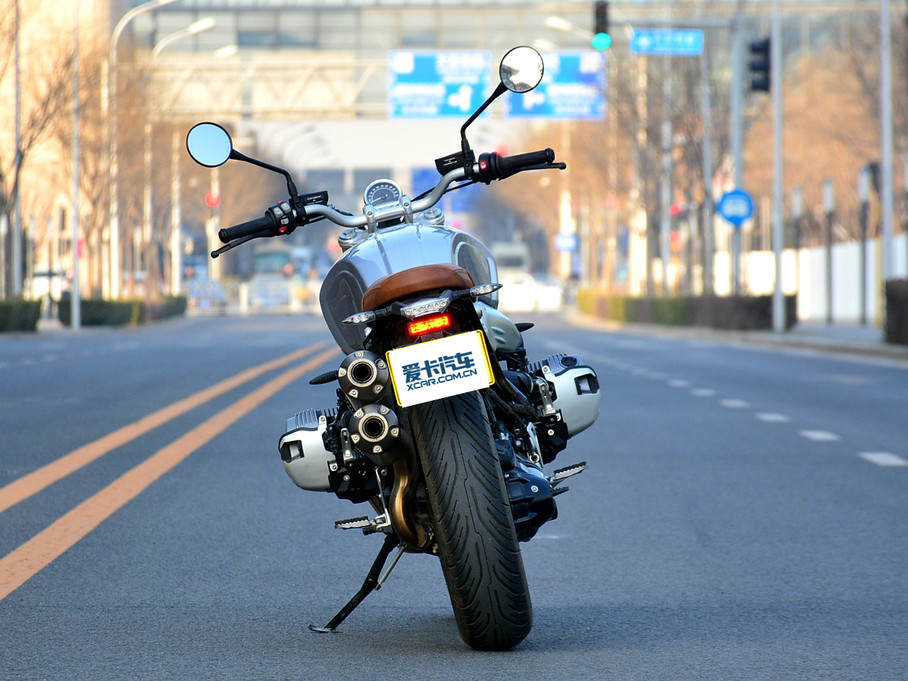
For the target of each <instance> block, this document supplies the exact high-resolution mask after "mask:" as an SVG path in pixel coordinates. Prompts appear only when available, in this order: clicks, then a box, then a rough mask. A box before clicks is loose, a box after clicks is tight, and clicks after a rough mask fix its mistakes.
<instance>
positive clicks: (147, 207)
mask: <svg viewBox="0 0 908 681" xmlns="http://www.w3.org/2000/svg"><path fill="white" fill-rule="evenodd" d="M214 26H215V20H214V19H213V18H212V17H206V18H204V19H199V20H197V21H194V22H192V23H191V24H190V25H189V26H187V27H186V28H183V29H180V30H179V31H174V32H173V33H170V34H169V35H166V36H164V37H163V38H161V40H159V41H158V43H157V44H156V45H155V46H154V47H153V48H152V50H151V57H150V61H151V62H152V63H153V62H154V59H155V57H157V56H158V55H159V54H161V51H162V50H163V49H164V48H165V47H167V46H168V45H170V44H171V43H173V42H176V41H177V40H180V39H182V38H187V37H189V36H193V35H196V34H198V33H202V32H204V31H210V30H211V29H212V28H214ZM151 133H152V122H151V118H150V117H146V119H145V153H144V163H145V176H144V180H145V192H144V197H143V201H142V206H143V208H142V212H143V225H142V238H143V240H144V242H145V249H144V250H145V253H146V256H145V258H146V263H145V269H146V272H147V273H148V275H150V274H151V269H150V266H151V257H152V252H153V249H152V248H151V245H152V243H153V239H152V232H153V224H152V223H153V219H152V187H151V175H152V173H151V156H152V152H151ZM171 157H172V158H171V166H172V170H173V173H174V178H175V179H174V180H172V182H171V190H172V193H173V196H172V197H171V201H172V202H173V204H174V205H173V206H172V208H171V210H172V211H174V212H178V211H179V209H178V207H177V205H176V204H177V202H178V201H179V200H180V197H179V179H178V177H179V157H178V156H177V152H172V154H171ZM179 221H180V218H179V217H176V218H174V219H172V220H171V229H172V230H173V233H172V235H171V244H170V247H171V261H170V262H171V270H172V271H171V278H170V282H171V293H172V294H174V295H176V294H177V293H179V283H180V276H179V274H180V273H179V270H180V269H181V267H180V263H181V260H182V259H181V258H180V253H179V242H180V234H179V232H180V225H179ZM146 281H150V278H148V279H146Z"/></svg>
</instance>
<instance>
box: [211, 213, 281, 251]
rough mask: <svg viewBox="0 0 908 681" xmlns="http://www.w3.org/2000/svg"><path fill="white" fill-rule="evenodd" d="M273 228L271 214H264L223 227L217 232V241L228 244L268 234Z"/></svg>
mask: <svg viewBox="0 0 908 681" xmlns="http://www.w3.org/2000/svg"><path fill="white" fill-rule="evenodd" d="M273 227H274V218H273V217H272V215H271V213H270V212H268V213H265V214H264V215H263V216H262V217H260V218H256V219H255V220H249V221H248V222H242V223H240V224H238V225H234V226H233V227H225V228H224V229H221V230H219V231H218V239H220V240H221V243H222V244H226V243H230V242H231V241H233V240H234V239H241V238H243V237H244V236H252V235H253V234H258V233H259V232H270V231H271V229H272V228H273Z"/></svg>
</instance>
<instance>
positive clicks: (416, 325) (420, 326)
mask: <svg viewBox="0 0 908 681" xmlns="http://www.w3.org/2000/svg"><path fill="white" fill-rule="evenodd" d="M449 326H451V317H450V316H448V315H446V314H442V315H438V316H436V317H426V318H425V319H418V320H417V321H415V322H410V325H409V326H408V327H407V330H408V331H409V332H410V335H411V336H421V335H422V334H424V333H429V332H431V331H438V330H440V329H447V328H448V327H449Z"/></svg>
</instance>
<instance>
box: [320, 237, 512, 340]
mask: <svg viewBox="0 0 908 681" xmlns="http://www.w3.org/2000/svg"><path fill="white" fill-rule="evenodd" d="M364 235H365V232H361V231H359V230H358V233H357V234H354V235H353V237H352V241H353V243H354V245H353V246H351V247H350V248H349V250H347V252H346V253H344V255H343V256H342V257H341V258H340V259H339V260H338V261H337V262H336V263H334V266H333V267H332V268H331V269H330V270H329V272H328V274H327V276H326V277H325V281H324V282H323V283H322V288H321V293H320V294H319V302H320V303H321V307H322V313H323V314H324V316H325V322H326V323H327V324H328V329H329V331H331V335H332V336H334V340H335V341H337V344H338V345H339V346H340V347H341V349H342V350H343V351H344V352H346V353H351V352H353V351H354V350H361V349H362V347H363V334H362V331H363V329H362V327H360V326H356V325H345V324H342V323H341V322H342V321H343V320H344V319H346V318H347V317H349V316H350V315H352V314H356V313H357V312H361V311H362V307H361V306H362V298H363V293H365V292H366V289H367V288H369V287H370V286H371V285H372V284H374V283H375V282H376V281H377V280H378V279H380V278H381V277H384V276H387V275H389V274H393V273H395V272H400V271H402V270H406V269H409V268H411V267H416V266H418V265H434V264H439V263H453V264H455V265H460V266H461V267H463V268H464V269H466V270H467V271H469V272H470V274H472V275H473V279H474V280H475V282H476V283H477V284H491V283H495V282H497V280H498V270H497V268H496V266H495V260H494V258H493V257H492V254H491V252H490V251H489V249H488V248H486V247H485V245H484V244H483V243H482V242H481V241H479V239H477V238H476V237H474V236H472V235H470V234H467V233H466V232H463V231H461V230H457V229H452V228H450V227H448V226H447V225H434V224H428V223H420V222H416V223H406V224H400V225H394V226H392V227H385V228H382V229H379V230H378V231H376V232H375V233H374V234H368V235H366V236H364ZM342 238H350V237H348V236H347V235H342ZM480 300H482V301H483V302H484V303H486V304H487V305H490V306H491V307H493V308H495V307H497V306H498V294H497V292H496V293H492V294H489V295H488V296H483V297H482V298H481V299H480Z"/></svg>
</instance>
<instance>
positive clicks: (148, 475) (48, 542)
mask: <svg viewBox="0 0 908 681" xmlns="http://www.w3.org/2000/svg"><path fill="white" fill-rule="evenodd" d="M325 345H327V343H324V342H323V343H316V344H314V345H310V346H309V347H307V348H303V349H302V350H298V351H296V352H292V353H290V354H288V355H284V356H283V357H278V358H277V359H275V360H272V361H270V362H266V363H264V364H260V365H259V366H256V367H252V368H251V369H247V370H246V371H243V372H241V373H239V374H237V375H236V376H233V377H231V378H228V379H226V380H223V381H221V382H220V383H217V384H215V385H213V386H211V387H210V388H207V389H206V390H202V391H200V392H197V393H195V394H194V395H190V396H189V397H186V398H184V399H182V400H179V401H178V402H174V403H173V404H171V405H169V406H167V407H164V408H163V409H160V410H158V411H156V412H154V413H152V414H149V415H148V416H145V417H143V418H141V419H139V420H138V421H136V422H135V423H131V424H129V425H127V426H124V427H122V428H120V429H118V430H115V431H114V432H112V433H110V434H108V435H105V436H104V437H102V438H99V439H98V440H95V441H94V442H91V443H89V444H87V445H85V446H83V447H79V448H78V449H76V450H74V451H72V452H70V453H69V454H67V455H65V456H63V457H61V458H59V459H57V460H56V461H53V462H51V463H49V464H47V465H46V466H43V467H41V468H39V469H38V470H36V471H34V472H32V473H29V474H28V475H26V476H23V477H22V478H19V479H18V480H16V481H14V482H12V483H10V484H9V485H7V486H6V487H3V488H0V513H2V512H3V511H5V510H7V509H9V508H10V507H11V506H15V505H16V504H18V503H19V502H21V501H24V500H25V499H28V498H29V497H31V496H33V495H35V494H37V493H38V492H40V491H41V490H43V489H45V488H46V487H48V486H50V485H52V484H53V483H55V482H57V481H58V480H61V479H62V478H64V477H66V476H67V475H69V474H71V473H73V472H75V471H77V470H79V469H80V468H82V467H83V466H86V465H88V464H89V463H91V462H92V461H95V460H97V459H99V458H101V457H102V456H104V455H105V454H107V453H109V452H111V451H112V450H114V449H116V448H117V447H121V446H122V445H124V444H126V443H128V442H130V441H132V440H134V439H136V438H138V437H140V436H141V435H144V434H145V433H147V432H149V431H150V430H152V429H154V428H157V427H158V426H161V425H163V424H165V423H167V422H169V421H171V420H173V419H175V418H177V417H178V416H181V415H182V414H185V413H186V412H188V411H190V410H191V409H194V408H195V407H198V406H199V405H202V404H205V403H206V402H209V401H211V400H212V399H214V398H215V397H218V396H219V395H222V394H224V393H226V392H228V391H230V390H233V389H234V388H237V387H239V386H241V385H243V384H245V383H248V382H249V381H252V380H254V379H255V378H257V377H259V376H261V375H262V374H265V373H267V372H269V371H273V370H274V369H278V368H280V367H283V366H286V365H287V364H290V363H292V362H294V361H296V360H298V359H302V358H303V357H305V356H306V355H309V354H311V353H313V352H319V350H322V349H323V348H324V347H325ZM338 353H339V351H338V350H337V349H334V348H332V349H329V350H324V351H322V352H319V354H317V355H316V356H314V357H312V358H310V359H309V360H307V361H306V362H304V363H302V364H300V365H298V366H296V367H293V368H292V369H289V370H288V371H285V372H283V373H282V374H280V375H279V376H277V377H275V378H273V379H271V380H270V381H268V382H267V383H265V384H264V385H262V386H261V387H259V388H257V389H256V390H253V391H252V392H250V393H248V394H247V395H246V396H244V397H242V398H241V399H239V400H237V401H236V402H234V403H233V405H231V406H230V407H228V408H226V409H224V410H222V411H220V412H218V413H217V414H216V415H214V416H212V417H211V418H209V419H208V420H207V421H205V422H204V423H202V424H201V425H199V426H197V427H195V428H193V429H192V430H190V431H189V432H188V433H186V434H185V435H183V436H182V437H180V438H179V439H177V440H175V441H174V442H172V443H171V444H169V445H168V446H166V447H164V448H163V449H161V450H159V451H158V452H156V453H155V454H153V455H152V456H151V457H149V458H148V459H146V460H145V461H143V462H142V463H140V464H139V465H137V466H135V467H134V468H133V469H131V470H130V471H128V472H127V473H125V474H123V475H122V476H120V477H119V478H117V479H116V480H114V481H113V482H112V483H111V484H109V485H108V486H107V487H105V488H104V489H102V490H101V491H100V492H98V493H97V494H95V495H94V496H92V497H90V498H88V499H86V500H85V501H84V502H82V503H81V504H79V505H78V506H76V507H75V508H74V509H73V510H71V511H69V512H68V513H66V514H65V515H63V516H62V517H60V518H59V519H58V520H57V521H55V522H54V523H53V524H52V525H51V526H50V527H48V528H47V529H45V530H44V531H42V532H41V533H39V534H37V535H36V536H35V537H33V538H32V539H30V540H29V541H27V542H26V543H25V544H23V545H22V546H20V547H19V548H17V549H16V550H14V551H13V552H12V553H10V554H8V555H7V556H5V557H3V558H0V601H2V600H3V599H4V598H6V597H7V596H9V595H10V594H11V593H12V592H13V591H15V590H16V589H18V588H19V587H20V586H22V585H23V584H24V583H25V582H27V581H28V580H29V579H31V578H32V577H34V576H35V575H36V574H38V572H40V571H41V570H43V569H44V568H45V567H47V566H48V565H50V564H51V563H52V562H53V561H54V560H56V559H57V558H58V557H60V556H61V555H62V554H63V553H64V552H66V551H67V550H68V549H70V548H71V547H72V546H74V545H75V544H76V543H77V542H79V541H80V540H81V539H82V538H83V537H85V536H86V535H87V534H88V533H89V532H91V531H92V530H93V529H94V528H96V527H97V526H98V525H100V524H101V523H102V522H104V521H105V520H106V519H107V518H109V517H110V516H112V515H113V514H114V513H116V512H117V511H118V510H119V509H120V508H122V507H123V506H124V505H125V504H126V503H128V502H129V501H130V500H132V499H134V498H135V497H137V496H138V495H139V494H141V493H142V492H143V491H144V490H145V489H146V488H147V487H148V486H149V485H151V483H153V482H154V481H155V480H157V479H158V478H160V477H161V476H162V475H164V474H165V473H166V472H167V471H169V470H171V469H172V468H174V467H175V466H176V465H177V464H179V463H180V462H181V461H183V460H185V459H186V458H187V457H188V456H189V455H190V454H192V453H193V452H194V451H196V450H197V449H198V448H199V447H201V446H202V445H204V444H205V443H206V442H208V441H210V440H211V439H212V438H213V437H215V436H217V435H218V434H220V433H221V432H223V431H224V430H226V429H227V428H228V427H230V426H231V425H233V424H234V423H236V421H237V420H238V419H239V418H241V417H243V416H245V415H246V414H248V413H249V412H250V411H252V410H253V409H255V408H256V407H258V406H259V405H260V404H262V403H263V402H264V401H265V400H267V399H268V398H270V397H272V396H273V395H275V394H276V393H278V392H279V391H281V390H283V389H284V388H285V387H287V386H288V385H290V384H291V383H293V381H295V380H297V379H299V378H300V377H301V376H302V375H303V374H305V373H306V372H308V371H311V370H312V369H314V368H316V367H318V366H319V365H321V364H323V363H324V362H326V361H328V360H329V359H331V358H332V357H334V356H336V355H337V354H338Z"/></svg>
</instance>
